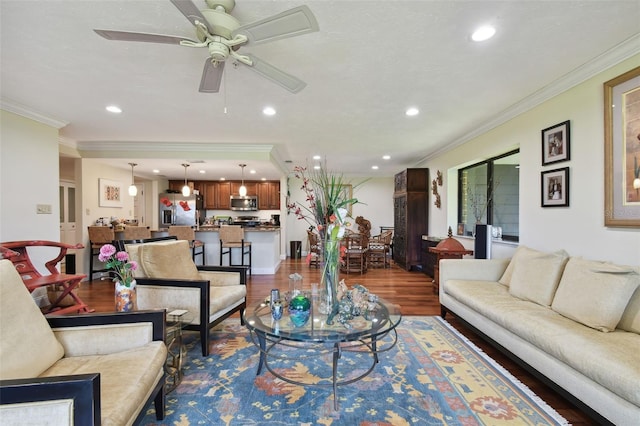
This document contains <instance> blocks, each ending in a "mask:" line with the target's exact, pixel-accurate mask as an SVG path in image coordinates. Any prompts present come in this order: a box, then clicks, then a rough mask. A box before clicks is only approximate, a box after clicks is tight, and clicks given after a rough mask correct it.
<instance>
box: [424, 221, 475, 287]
mask: <svg viewBox="0 0 640 426" xmlns="http://www.w3.org/2000/svg"><path fill="white" fill-rule="evenodd" d="M429 252H430V253H435V254H436V263H435V264H434V265H433V292H434V293H435V294H438V292H439V291H440V261H441V260H442V259H462V256H464V255H466V254H473V250H467V249H465V248H464V246H463V245H462V244H460V242H459V241H458V240H456V239H455V238H453V236H452V233H451V227H449V238H446V239H444V240H442V241H440V242H439V243H438V245H437V246H435V247H429Z"/></svg>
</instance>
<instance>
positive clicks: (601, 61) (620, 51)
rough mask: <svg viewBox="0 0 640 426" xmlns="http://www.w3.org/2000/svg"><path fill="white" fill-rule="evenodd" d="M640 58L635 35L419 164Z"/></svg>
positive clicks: (639, 38)
mask: <svg viewBox="0 0 640 426" xmlns="http://www.w3.org/2000/svg"><path fill="white" fill-rule="evenodd" d="M638 54H640V33H638V34H635V35H633V36H632V37H630V38H628V39H627V40H625V41H623V42H622V43H620V44H618V45H617V46H615V47H613V48H612V49H610V50H608V51H607V52H605V53H603V54H601V55H599V56H596V57H595V58H593V59H592V60H590V61H589V62H587V63H585V64H583V65H581V66H579V67H578V68H576V69H574V70H573V71H571V72H570V73H568V74H565V75H564V76H562V77H560V78H559V79H557V80H555V81H554V82H553V83H551V84H549V85H547V86H546V87H543V88H542V89H540V90H538V91H536V92H534V93H532V94H531V95H529V96H527V97H526V98H524V99H522V100H521V101H519V102H516V103H515V104H513V105H511V106H510V107H509V108H507V109H506V110H504V111H502V112H501V113H499V114H497V115H496V116H494V117H493V118H492V119H489V120H488V121H487V122H485V123H484V124H483V125H481V126H479V127H476V128H475V129H474V130H473V131H472V132H469V133H466V134H465V135H463V136H461V137H460V138H458V139H456V140H454V141H452V142H451V143H447V144H445V145H444V146H443V147H442V148H439V149H437V150H435V151H433V152H431V153H429V154H428V155H427V156H425V157H424V158H422V159H421V160H420V161H418V163H417V164H420V163H422V162H425V161H427V160H430V159H432V158H435V157H438V156H440V155H442V154H444V153H446V152H448V151H451V150H452V149H454V148H457V147H458V146H460V145H463V144H465V143H466V142H469V141H470V140H472V139H474V138H476V137H478V136H480V135H482V134H484V133H486V132H488V131H490V130H492V129H494V128H496V127H498V126H500V125H502V124H504V123H506V122H507V121H509V120H511V119H513V118H515V117H517V116H519V115H521V114H524V113H525V112H527V111H529V110H531V109H533V108H535V107H537V106H538V105H540V104H542V103H544V102H546V101H548V100H549V99H552V98H554V97H555V96H558V95H560V94H561V93H563V92H566V91H567V90H569V89H571V88H573V87H575V86H577V85H578V84H580V83H583V82H585V81H587V80H588V79H590V78H592V77H594V76H596V75H598V74H600V73H602V72H604V71H606V70H607V69H609V68H611V67H613V66H615V65H617V64H619V63H620V62H622V61H624V60H627V59H629V58H631V57H632V56H634V55H638Z"/></svg>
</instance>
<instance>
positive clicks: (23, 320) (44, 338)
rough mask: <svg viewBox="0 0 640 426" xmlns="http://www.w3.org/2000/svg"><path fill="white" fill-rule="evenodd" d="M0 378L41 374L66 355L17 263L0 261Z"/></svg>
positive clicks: (28, 376) (27, 376)
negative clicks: (16, 265)
mask: <svg viewBox="0 0 640 426" xmlns="http://www.w3.org/2000/svg"><path fill="white" fill-rule="evenodd" d="M0 283H2V285H0V325H1V326H0V341H1V342H3V343H2V345H0V360H1V362H0V380H5V379H18V378H30V377H38V376H39V375H40V374H42V372H44V371H45V370H47V369H48V368H49V367H51V366H52V365H53V364H54V363H55V362H56V361H58V360H59V359H60V358H62V357H63V355H64V348H63V347H62V345H61V344H60V342H59V341H58V339H56V336H55V335H54V333H53V331H52V330H51V327H49V323H48V322H47V320H46V319H45V317H44V315H42V312H40V309H39V308H38V306H37V305H36V304H35V303H33V298H32V297H31V295H30V294H29V290H27V287H25V285H24V283H23V282H22V278H20V275H18V272H17V271H16V268H15V267H14V266H13V263H11V261H9V260H6V259H4V260H0Z"/></svg>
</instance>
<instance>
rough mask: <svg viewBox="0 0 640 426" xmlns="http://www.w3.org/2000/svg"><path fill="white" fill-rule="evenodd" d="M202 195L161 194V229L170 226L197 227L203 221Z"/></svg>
mask: <svg viewBox="0 0 640 426" xmlns="http://www.w3.org/2000/svg"><path fill="white" fill-rule="evenodd" d="M202 207H203V202H202V195H189V196H188V197H185V196H184V195H182V194H181V193H168V192H167V193H163V194H160V221H159V223H160V227H168V226H170V225H186V226H196V224H197V223H198V221H200V220H202V218H203V215H202V214H203V212H202Z"/></svg>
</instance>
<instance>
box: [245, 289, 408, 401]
mask: <svg viewBox="0 0 640 426" xmlns="http://www.w3.org/2000/svg"><path fill="white" fill-rule="evenodd" d="M312 305H315V304H312ZM326 318H327V316H326V315H322V314H318V313H317V312H316V310H315V309H314V308H313V306H312V309H311V316H310V318H309V321H307V323H306V324H305V325H304V326H302V327H295V326H294V325H293V323H292V322H291V320H290V319H289V316H288V313H287V310H286V309H284V314H283V315H282V318H280V319H279V320H274V319H273V318H272V316H271V310H270V307H269V301H268V300H265V301H264V302H261V303H259V304H257V305H256V306H254V308H253V309H248V310H247V311H245V314H244V321H245V325H246V327H247V328H248V329H249V332H250V335H251V338H252V340H253V343H254V344H255V345H256V346H257V347H258V349H259V350H260V361H259V364H258V370H257V373H256V374H257V375H260V373H261V372H262V367H263V366H264V367H265V368H266V369H267V370H268V371H269V372H271V374H273V375H274V376H276V377H277V378H279V379H281V380H284V381H285V382H288V383H292V384H295V385H301V386H331V387H333V404H334V409H335V410H336V411H337V410H338V399H337V388H338V386H343V385H348V384H350V383H353V382H356V381H358V380H360V379H362V378H364V377H366V376H367V375H369V373H371V372H372V371H373V369H374V368H375V366H376V364H377V363H378V354H379V353H382V352H385V351H388V350H390V349H391V348H393V347H394V346H395V344H396V342H397V334H396V327H397V326H398V324H400V320H401V319H402V315H401V314H400V307H399V306H397V305H393V304H390V303H387V302H385V301H384V300H382V299H379V300H378V302H377V306H376V309H375V310H374V311H372V312H369V315H368V316H367V318H364V317H362V316H358V317H355V318H353V319H352V320H350V321H349V323H348V326H345V325H343V324H341V323H339V322H338V321H337V320H334V323H333V324H332V325H328V324H327V323H326ZM344 352H360V353H365V354H367V355H369V356H370V361H371V364H370V365H369V364H367V365H365V366H364V368H362V369H360V370H358V371H357V372H354V371H353V368H351V371H346V372H345V374H343V373H341V372H340V371H339V360H340V358H341V355H342V354H343V353H344ZM327 354H331V355H332V373H331V380H330V381H323V380H317V381H314V382H313V383H309V382H302V381H299V378H298V377H296V378H293V377H286V375H285V374H286V373H283V371H285V370H286V369H280V368H273V367H272V366H271V365H270V364H269V363H270V361H271V362H276V361H289V360H291V361H301V362H304V360H305V359H306V360H310V359H315V358H318V357H321V356H325V355H327ZM347 370H348V369H347ZM363 370H364V371H363Z"/></svg>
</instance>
